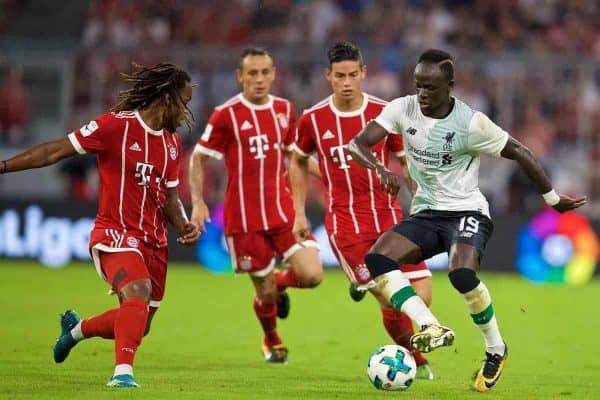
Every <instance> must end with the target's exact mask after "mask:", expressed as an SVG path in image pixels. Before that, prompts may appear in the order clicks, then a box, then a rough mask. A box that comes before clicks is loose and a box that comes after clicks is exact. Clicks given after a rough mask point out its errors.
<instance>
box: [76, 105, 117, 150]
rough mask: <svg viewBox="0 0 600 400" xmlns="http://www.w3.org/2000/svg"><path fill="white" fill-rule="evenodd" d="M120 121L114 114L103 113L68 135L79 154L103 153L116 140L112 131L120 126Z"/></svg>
mask: <svg viewBox="0 0 600 400" xmlns="http://www.w3.org/2000/svg"><path fill="white" fill-rule="evenodd" d="M120 123H122V120H119V119H117V118H115V116H114V115H113V114H110V113H108V114H103V115H101V116H99V117H98V118H96V119H94V120H92V121H90V122H88V123H87V124H85V125H84V126H82V127H81V128H80V129H77V130H75V131H73V132H71V133H69V135H68V136H67V137H68V138H69V141H70V142H71V144H72V145H73V148H74V149H75V151H77V153H79V154H86V153H92V154H98V153H102V152H103V151H105V150H106V149H107V148H108V146H109V145H110V144H111V143H113V142H114V135H111V132H112V131H114V129H115V128H118V126H119V124H120Z"/></svg>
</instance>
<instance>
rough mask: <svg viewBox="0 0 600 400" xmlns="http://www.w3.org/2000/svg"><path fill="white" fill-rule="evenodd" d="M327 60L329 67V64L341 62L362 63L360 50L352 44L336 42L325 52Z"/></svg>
mask: <svg viewBox="0 0 600 400" xmlns="http://www.w3.org/2000/svg"><path fill="white" fill-rule="evenodd" d="M327 58H328V59H329V66H330V67H331V64H333V63H336V62H341V61H358V62H360V63H361V64H362V63H363V58H362V54H360V49H359V48H358V46H356V45H355V44H354V43H350V42H337V43H336V44H334V45H333V46H331V47H330V48H329V49H328V50H327Z"/></svg>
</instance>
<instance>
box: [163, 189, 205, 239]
mask: <svg viewBox="0 0 600 400" xmlns="http://www.w3.org/2000/svg"><path fill="white" fill-rule="evenodd" d="M163 211H164V213H165V215H166V217H167V219H168V220H169V222H170V223H171V224H172V225H173V226H174V227H175V229H177V231H179V233H180V234H181V236H179V237H178V238H177V243H179V244H184V245H192V244H195V243H196V242H197V241H198V238H199V237H200V230H199V229H198V227H197V226H196V225H195V224H193V223H191V222H190V221H189V220H188V217H187V215H186V213H185V209H184V208H183V204H182V203H181V200H180V199H179V192H178V191H177V188H176V187H174V188H168V189H167V198H166V200H165V205H164V206H163Z"/></svg>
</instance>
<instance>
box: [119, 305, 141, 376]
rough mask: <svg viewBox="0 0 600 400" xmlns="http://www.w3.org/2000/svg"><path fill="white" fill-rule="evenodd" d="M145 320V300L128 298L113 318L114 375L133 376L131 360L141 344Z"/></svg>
mask: <svg viewBox="0 0 600 400" xmlns="http://www.w3.org/2000/svg"><path fill="white" fill-rule="evenodd" d="M147 319H148V303H147V302H146V301H145V300H143V299H139V298H130V299H127V300H125V301H124V302H123V303H122V304H121V307H120V308H119V311H118V313H117V316H116V318H115V361H116V362H115V365H116V367H115V375H121V374H123V373H128V374H130V375H133V369H132V366H133V359H134V357H135V352H136V351H137V348H138V346H139V345H140V343H141V342H142V337H143V336H144V330H145V329H146V321H147Z"/></svg>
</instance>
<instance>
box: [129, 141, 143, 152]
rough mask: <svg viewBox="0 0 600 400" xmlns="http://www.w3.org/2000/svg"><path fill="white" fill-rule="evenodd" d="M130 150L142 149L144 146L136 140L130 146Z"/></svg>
mask: <svg viewBox="0 0 600 400" xmlns="http://www.w3.org/2000/svg"><path fill="white" fill-rule="evenodd" d="M129 150H132V151H142V148H141V147H140V145H139V144H138V142H135V143H133V144H132V145H131V146H129Z"/></svg>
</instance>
